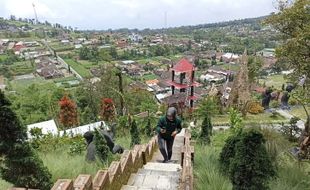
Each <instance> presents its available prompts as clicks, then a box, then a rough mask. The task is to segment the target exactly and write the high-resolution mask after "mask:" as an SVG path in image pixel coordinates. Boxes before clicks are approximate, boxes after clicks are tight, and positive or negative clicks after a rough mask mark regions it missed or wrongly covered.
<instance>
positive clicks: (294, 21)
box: [266, 0, 310, 97]
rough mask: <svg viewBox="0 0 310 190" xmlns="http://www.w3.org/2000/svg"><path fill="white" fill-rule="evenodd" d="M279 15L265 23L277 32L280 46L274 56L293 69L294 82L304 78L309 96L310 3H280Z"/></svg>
mask: <svg viewBox="0 0 310 190" xmlns="http://www.w3.org/2000/svg"><path fill="white" fill-rule="evenodd" d="M280 2H281V3H280V4H279V9H280V11H279V13H277V14H273V15H271V16H270V17H269V18H268V19H267V20H266V22H267V23H268V24H270V25H272V26H273V27H274V28H275V29H276V30H278V31H279V32H280V34H281V37H282V45H281V46H279V48H277V49H276V56H277V57H278V58H279V59H281V60H284V61H285V62H287V63H289V66H290V68H291V69H294V71H293V74H292V75H291V79H293V81H294V82H296V81H297V79H298V78H299V77H302V76H303V75H304V76H306V81H305V85H304V86H305V88H307V90H306V91H307V92H308V97H309V96H310V90H309V89H310V64H309V62H310V53H309V52H310V1H309V0H296V1H293V2H294V3H293V4H289V3H283V2H285V1H280Z"/></svg>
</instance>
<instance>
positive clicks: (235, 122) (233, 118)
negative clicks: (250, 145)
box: [229, 108, 243, 134]
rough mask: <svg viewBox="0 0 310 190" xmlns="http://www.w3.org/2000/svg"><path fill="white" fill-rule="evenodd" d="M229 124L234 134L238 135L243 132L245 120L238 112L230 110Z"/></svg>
mask: <svg viewBox="0 0 310 190" xmlns="http://www.w3.org/2000/svg"><path fill="white" fill-rule="evenodd" d="M229 124H230V129H231V130H232V132H233V133H235V134H238V133H241V132H242V130H243V120H242V117H241V115H240V113H239V111H238V110H236V109H234V108H230V110H229Z"/></svg>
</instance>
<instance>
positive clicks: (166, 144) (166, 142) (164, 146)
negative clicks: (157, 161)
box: [158, 135, 174, 160]
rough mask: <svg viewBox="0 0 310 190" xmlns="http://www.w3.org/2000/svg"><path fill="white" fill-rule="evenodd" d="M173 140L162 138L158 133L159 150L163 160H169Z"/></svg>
mask: <svg viewBox="0 0 310 190" xmlns="http://www.w3.org/2000/svg"><path fill="white" fill-rule="evenodd" d="M173 141H174V138H171V139H164V138H162V137H161V136H160V135H158V146H159V151H160V153H161V154H162V155H163V157H164V160H171V156H172V147H173Z"/></svg>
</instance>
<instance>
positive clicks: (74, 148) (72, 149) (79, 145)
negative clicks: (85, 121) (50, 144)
mask: <svg viewBox="0 0 310 190" xmlns="http://www.w3.org/2000/svg"><path fill="white" fill-rule="evenodd" d="M85 149H86V146H85V142H84V140H78V141H74V142H72V143H71V144H70V146H69V152H68V153H69V154H70V155H76V154H81V153H82V152H83V151H84V150H85Z"/></svg>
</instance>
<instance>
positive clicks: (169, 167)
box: [143, 162, 182, 172]
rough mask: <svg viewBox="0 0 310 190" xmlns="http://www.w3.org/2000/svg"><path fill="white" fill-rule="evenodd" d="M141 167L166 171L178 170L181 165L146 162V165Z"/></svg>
mask: <svg viewBox="0 0 310 190" xmlns="http://www.w3.org/2000/svg"><path fill="white" fill-rule="evenodd" d="M143 169H147V170H156V171H167V172H180V171H181V169H182V167H181V165H180V164H173V163H156V162H148V163H147V164H146V165H144V166H143Z"/></svg>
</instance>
